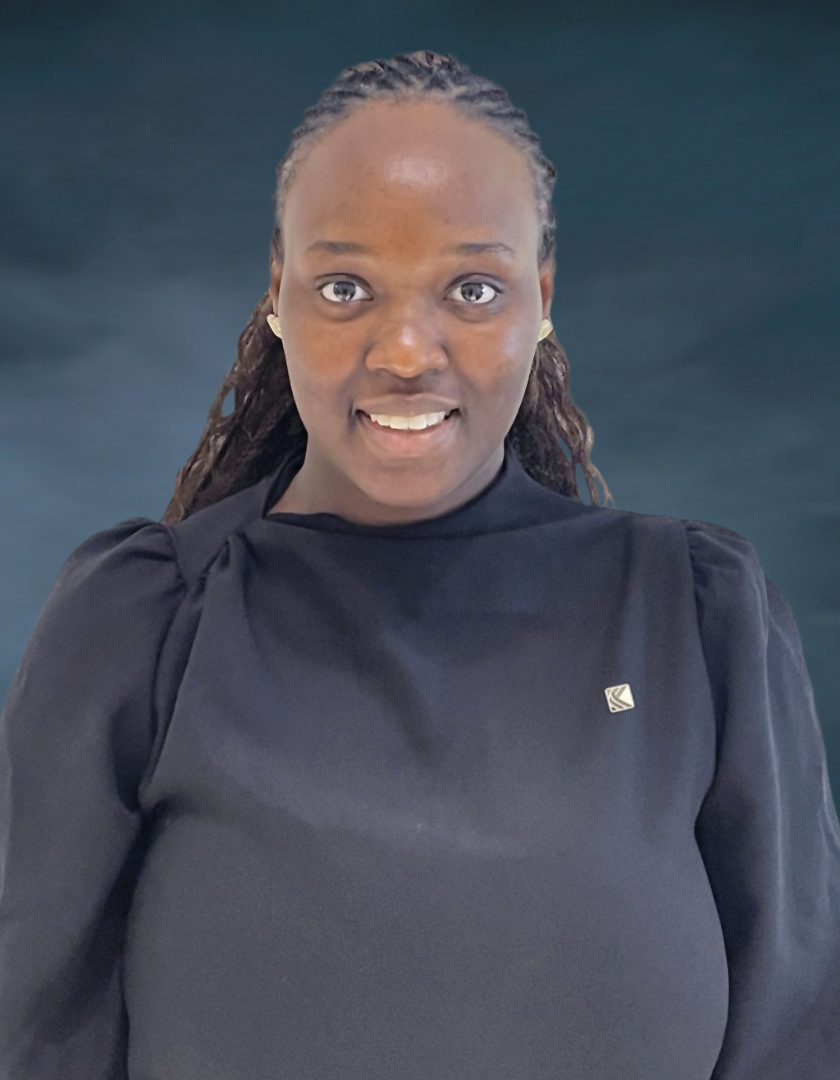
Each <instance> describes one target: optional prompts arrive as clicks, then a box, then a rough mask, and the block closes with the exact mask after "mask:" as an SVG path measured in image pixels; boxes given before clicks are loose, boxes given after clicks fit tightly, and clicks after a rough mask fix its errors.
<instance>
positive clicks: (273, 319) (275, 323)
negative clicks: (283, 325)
mask: <svg viewBox="0 0 840 1080" xmlns="http://www.w3.org/2000/svg"><path fill="white" fill-rule="evenodd" d="M265 321H266V322H267V323H268V325H269V326H270V327H271V329H272V330H273V331H274V333H275V334H276V335H277V336H278V337H282V336H283V335H282V334H281V333H280V320H279V319H278V318H277V316H276V315H275V314H274V312H273V311H272V312H271V314H269V315H266V317H265Z"/></svg>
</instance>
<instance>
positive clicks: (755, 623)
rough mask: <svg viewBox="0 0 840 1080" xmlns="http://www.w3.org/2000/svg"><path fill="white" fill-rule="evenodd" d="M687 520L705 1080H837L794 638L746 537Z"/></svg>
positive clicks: (824, 863)
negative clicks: (711, 1065)
mask: <svg viewBox="0 0 840 1080" xmlns="http://www.w3.org/2000/svg"><path fill="white" fill-rule="evenodd" d="M683 524H684V526H685V529H686V536H687V539H688V545H689V551H690V554H691V558H692V564H693V570H694V581H695V596H696V601H697V613H698V619H699V627H700V633H701V640H702V645H703V651H704V655H705V659H706V664H707V668H708V674H709V681H710V684H711V688H712V695H713V699H714V703H715V713H716V730H717V756H716V769H715V776H714V779H713V782H712V784H711V787H710V789H709V791H708V792H707V794H706V797H705V799H704V802H703V805H702V807H701V810H700V813H699V814H698V817H697V820H696V823H695V837H696V840H697V844H698V847H699V849H700V852H701V854H702V857H703V861H704V864H705V867H706V872H707V875H708V878H709V882H710V885H711V889H712V892H713V895H714V898H715V902H716V905H717V908H718V913H719V917H720V922H721V927H722V930H723V936H724V942H725V947H726V954H727V961H728V967H729V1012H728V1019H727V1026H726V1031H725V1035H724V1040H723V1045H722V1048H721V1052H720V1055H719V1058H718V1061H717V1064H716V1067H715V1070H714V1073H713V1075H712V1080H798V1078H800V1077H802V1078H803V1080H805V1078H807V1080H837V1078H838V1077H840V826H838V821H837V814H836V811H835V808H834V803H833V800H832V795H831V791H830V788H829V781H828V772H827V768H826V758H825V747H824V742H823V737H822V732H821V729H820V724H819V721H818V718H817V714H816V711H815V707H814V698H813V693H812V688H811V682H810V679H809V677H808V673H807V670H806V667H805V662H804V660H803V656H802V648H801V643H800V638H799V633H798V630H797V627H796V624H795V622H794V618H793V614H792V613H791V610H790V607H789V606H788V604H787V601H786V600H785V599H784V597H783V596H782V594H781V593H780V592H779V590H778V588H777V587H776V586H775V585H774V584H773V582H772V581H770V580H769V579H768V578H767V577H766V576H765V574H764V573H763V571H762V569H761V567H760V565H759V563H758V560H757V557H756V553H755V551H754V549H753V547H752V546H751V545H750V544H749V543H748V542H747V541H746V540H745V539H744V538H743V537H741V536H739V535H738V534H737V533H735V532H732V531H731V530H729V529H726V528H723V527H722V526H717V525H710V524H707V523H705V522H696V521H686V522H684V523H683Z"/></svg>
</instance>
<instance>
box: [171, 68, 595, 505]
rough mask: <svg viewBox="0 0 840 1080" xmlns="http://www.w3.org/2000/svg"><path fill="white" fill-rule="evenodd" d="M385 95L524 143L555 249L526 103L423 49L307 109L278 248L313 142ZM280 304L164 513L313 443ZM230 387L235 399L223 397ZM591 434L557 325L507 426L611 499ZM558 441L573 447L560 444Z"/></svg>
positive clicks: (525, 447) (515, 441) (548, 471)
mask: <svg viewBox="0 0 840 1080" xmlns="http://www.w3.org/2000/svg"><path fill="white" fill-rule="evenodd" d="M383 99H388V100H397V101H407V100H418V99H420V100H427V101H440V102H445V103H447V104H449V105H451V106H453V107H454V108H456V109H457V110H459V111H460V112H461V113H463V114H464V115H466V116H469V117H471V118H474V119H476V120H479V121H481V122H482V123H484V124H486V125H487V126H488V127H489V128H491V129H492V130H493V131H495V132H496V133H498V134H499V135H500V136H502V137H503V138H505V139H507V141H508V142H510V143H511V144H512V145H513V146H515V147H516V148H517V149H518V150H520V151H521V152H522V154H524V156H525V159H526V161H527V162H528V166H529V169H530V172H531V177H532V181H533V189H534V195H535V198H536V203H537V209H538V213H539V218H540V225H541V229H540V247H539V253H538V260H539V263H540V265H542V264H543V263H544V262H545V260H547V259H549V258H550V257H551V256H552V254H553V252H554V229H555V219H556V215H555V210H554V207H553V205H552V201H551V196H552V192H553V190H554V182H555V178H556V175H557V173H556V170H555V168H554V166H553V165H552V164H551V162H550V161H549V160H548V158H546V156H545V155H544V154H543V152H542V150H541V149H540V141H539V137H538V136H537V135H535V134H534V132H533V131H531V129H530V127H529V126H528V119H527V117H526V115H525V113H524V112H522V111H521V110H520V109H516V108H514V106H513V104H512V102H511V100H510V98H509V97H508V95H507V93H506V92H505V91H504V90H503V89H502V88H501V87H499V86H496V84H495V83H492V82H490V80H489V79H484V78H482V77H481V76H480V75H474V74H473V73H472V72H471V71H470V69H469V68H468V67H467V65H466V64H462V63H459V62H458V61H457V60H455V59H454V57H452V56H448V55H447V56H441V55H439V54H438V53H433V52H428V51H422V52H415V53H410V54H408V55H405V54H402V53H401V54H399V55H397V56H395V57H394V58H393V59H392V60H374V61H371V62H369V63H364V64H357V65H356V66H355V67H349V68H346V69H345V70H344V71H343V72H342V73H341V74H340V75H339V77H338V79H337V80H336V81H335V83H334V84H333V85H332V86H331V87H329V89H327V90H325V91H324V92H323V93H322V94H321V96H320V98H319V99H318V102H317V104H315V105H313V106H311V107H310V108H308V109H307V110H306V111H305V113H304V120H303V123H302V124H301V125H300V126H299V127H297V128H295V130H294V131H293V132H292V141H291V145H290V147H289V150H288V152H287V153H286V156H285V157H284V158H283V160H282V161H281V162H280V164H279V165H278V166H277V190H276V192H275V195H274V211H275V225H274V232H273V236H272V250H273V252H274V254H275V257H276V258H277V260H278V261H280V262H282V261H283V246H282V244H283V241H282V216H283V206H284V200H285V197H286V194H287V192H288V190H289V187H290V185H291V183H292V181H293V179H294V176H295V170H296V168H297V166H298V165H299V164H300V162H301V159H302V158H303V156H304V154H305V152H306V151H307V150H308V149H311V147H312V146H313V145H314V143H315V142H316V141H317V140H318V139H320V138H322V137H323V135H324V134H325V133H326V132H328V131H329V130H330V129H331V128H333V127H334V126H335V125H336V124H338V123H340V122H341V120H342V119H346V118H347V117H348V116H349V115H350V113H351V112H353V111H354V110H355V109H357V108H358V107H359V106H361V105H364V104H365V102H367V101H381V100H383ZM271 311H272V306H271V298H270V296H269V294H268V293H267V292H266V294H265V295H264V296H263V297H262V299H261V300H260V301H259V303H258V304H257V306H256V307H255V308H254V310H253V313H252V315H251V321H250V322H249V323H248V325H247V326H246V327H245V329H244V330H243V331H242V333H241V334H240V336H239V342H238V347H237V357H236V360H235V362H234V364H233V367H232V368H231V369H230V371H229V372H228V373H227V375H226V376H225V377H224V379H223V381H222V385H221V387H220V388H219V392H218V393H217V394H216V398H215V400H214V401H213V404H212V405H211V407H210V413H209V415H208V417H207V423H206V425H205V428H204V431H203V433H202V435H201V439H200V440H199V443H198V446H197V447H196V449H195V451H194V453H193V454H192V455H191V456H190V458H189V459H188V461H187V462H186V464H185V465H184V466H183V467H182V468H181V469H180V470H179V472H178V476H177V479H176V482H175V491H174V494H173V496H172V499H171V501H170V503H169V506H168V507H167V508H166V512H165V513H164V515H163V517H162V518H161V521H162V522H165V523H170V522H177V521H182V520H183V519H184V518H186V517H188V516H189V515H190V514H191V513H194V512H195V511H196V510H200V509H201V508H202V507H204V506H209V505H210V504H211V503H215V502H218V500H219V499H223V498H225V496H227V495H232V494H234V493H235V492H237V491H240V490H241V489H242V488H245V487H248V486H250V485H251V484H255V483H257V481H259V480H261V479H262V478H263V477H264V476H266V475H267V474H268V473H270V472H273V471H274V470H276V469H278V468H280V466H281V465H283V464H284V463H285V462H286V461H288V460H290V459H291V457H292V456H294V455H296V454H297V453H299V452H301V451H302V450H304V449H305V447H306V440H307V433H306V429H305V428H304V426H303V422H302V421H301V418H300V414H299V413H298V410H297V407H296V405H295V402H294V398H293V396H292V388H291V384H290V382H289V374H288V370H287V367H286V356H285V353H284V351H283V342H282V340H280V339H279V338H277V337H276V336H275V335H274V333H273V332H272V330H271V329H270V327H269V326H268V324H267V322H266V316H267V315H269V314H270V313H271ZM231 391H233V395H234V398H233V410H232V411H231V412H230V413H229V414H228V415H227V416H225V415H223V413H222V405H223V403H224V401H225V399H226V398H227V396H228V394H229V393H230V392H231ZM593 439H594V436H593V433H592V429H591V427H590V426H589V425H588V424H587V422H586V417H585V416H584V415H583V413H582V412H580V410H579V409H578V408H577V407H576V405H575V404H574V402H573V401H572V398H571V395H570V394H569V362H568V360H567V359H566V354H565V353H564V352H563V349H562V348H561V347H560V345H558V344H557V342H556V340H553V335H549V337H547V338H544V339H543V340H542V341H540V342H539V344H538V345H537V350H536V353H535V356H534V362H533V365H532V367H531V372H530V375H529V377H528V383H527V386H526V389H525V394H524V397H523V400H522V404H521V406H520V408H519V412H518V413H517V415H516V418H515V420H514V422H513V425H512V426H511V429H510V431H509V432H508V434H507V441H508V442H509V443H510V445H511V446H512V448H513V450H514V452H515V453H516V456H517V458H518V459H519V461H520V462H521V464H522V466H523V468H524V469H525V470H526V472H528V473H529V475H530V476H532V477H533V479H534V480H537V481H538V482H539V483H540V484H543V485H544V486H545V487H547V488H550V489H551V490H552V491H557V492H559V493H561V494H563V495H568V496H571V497H572V498H574V499H577V500H578V501H580V495H579V493H578V485H577V479H576V476H575V466H576V465H580V467H581V470H582V472H583V475H584V477H585V478H586V484H587V487H588V488H589V494H590V497H591V500H592V502H593V503H594V504H595V505H597V504H598V492H597V489H596V487H595V478H596V477H597V478H598V480H600V482H601V484H602V485H603V488H604V494H605V497H606V499H611V498H612V495H611V494H610V491H609V489H608V488H607V485H606V483H605V482H604V479H603V477H602V476H601V474H600V472H599V471H598V470H597V469H596V468H595V466H594V465H593V464H592V463H591V461H590V460H589V451H590V449H591V448H592V443H593ZM561 442H563V443H565V444H566V446H567V447H568V450H569V455H570V456H569V457H567V456H566V454H565V453H564V452H563V449H562V448H561V445H560V444H561Z"/></svg>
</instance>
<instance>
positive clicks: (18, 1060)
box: [0, 518, 184, 1080]
mask: <svg viewBox="0 0 840 1080" xmlns="http://www.w3.org/2000/svg"><path fill="white" fill-rule="evenodd" d="M183 592H184V583H183V580H182V578H181V576H180V574H179V571H178V567H177V562H176V559H175V555H174V550H173V548H172V542H171V537H170V534H169V531H168V529H167V527H166V526H163V525H160V524H159V523H157V522H152V521H150V520H149V519H145V518H134V519H131V520H129V521H126V522H122V523H121V524H119V525H117V526H115V527H113V528H111V529H108V530H105V531H103V532H100V533H97V534H96V535H94V536H92V537H90V538H89V539H88V540H86V541H85V542H84V543H82V544H81V546H80V547H78V548H77V549H76V550H75V551H74V552H73V553H72V554H71V555H70V557H69V558H68V559H67V561H66V562H65V563H64V565H63V567H62V568H61V571H60V573H59V575H58V577H57V579H56V581H55V583H54V585H53V587H52V589H51V591H50V593H49V595H48V597H47V601H46V604H45V606H44V608H43V611H42V613H41V615H40V618H39V620H38V622H37V624H36V626H35V629H34V632H33V634H32V636H31V638H30V640H29V642H28V644H27V646H26V649H25V651H24V654H23V659H22V661H21V663H20V666H19V668H18V670H17V673H16V675H15V677H14V680H13V682H12V684H11V688H10V690H9V693H8V696H7V698H6V702H5V706H4V709H3V712H2V715H0V1077H2V1078H3V1080H120V1078H123V1077H125V1075H126V1062H125V1058H126V1038H127V1019H126V1016H125V1008H124V1004H123V998H122V983H121V947H122V936H123V926H124V921H125V915H126V913H127V909H128V905H129V903H130V899H131V891H132V885H133V872H134V869H135V865H134V864H135V860H136V859H137V857H138V837H139V836H140V833H141V814H140V811H139V809H138V798H137V796H138V786H139V784H140V781H141V779H142V776H143V773H144V770H145V768H146V767H147V765H148V762H149V757H150V753H151V750H152V747H153V745H154V739H155V716H154V698H153V684H154V680H155V671H156V664H157V659H158V656H159V653H160V650H161V647H162V643H163V641H164V638H165V636H166V634H167V630H168V628H169V626H170V624H171V622H172V619H173V617H174V613H175V611H176V608H177V606H178V604H179V601H180V599H181V597H182V595H183Z"/></svg>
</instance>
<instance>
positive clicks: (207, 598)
mask: <svg viewBox="0 0 840 1080" xmlns="http://www.w3.org/2000/svg"><path fill="white" fill-rule="evenodd" d="M553 178H554V172H553V169H552V168H551V166H550V165H549V164H548V162H547V161H546V160H545V158H544V157H543V156H542V154H541V152H540V151H539V148H538V144H537V140H536V137H535V136H534V135H532V134H531V133H530V132H529V130H528V127H527V124H526V121H525V118H524V115H523V114H522V113H521V112H518V111H516V110H515V109H513V106H512V105H511V104H510V102H509V100H508V98H507V95H506V94H505V93H504V92H503V91H502V90H500V89H498V88H497V87H493V85H492V84H490V83H488V82H486V81H485V80H483V79H479V78H478V77H477V76H474V75H472V74H471V73H470V72H469V71H468V70H467V69H466V68H465V67H464V66H463V65H461V64H459V63H457V62H456V61H455V60H453V59H452V58H451V57H440V56H436V55H435V54H434V53H426V52H424V53H419V54H414V55H412V56H398V57H395V58H394V59H393V60H388V61H381V62H379V61H378V62H376V63H375V64H363V65H360V66H359V67H357V68H351V69H349V70H348V71H347V72H345V73H344V74H343V75H342V76H341V78H340V79H339V81H338V83H337V84H336V86H335V87H334V88H332V89H331V90H329V91H327V92H326V94H325V95H324V97H323V98H322V100H321V102H320V103H319V104H318V105H317V106H316V107H315V108H314V109H312V110H309V112H308V113H307V118H306V121H305V123H304V124H303V126H302V127H301V128H299V129H298V131H297V132H296V133H295V137H294V139H293V142H292V148H291V150H290V151H289V154H288V155H287V156H286V158H285V159H284V161H283V163H282V164H281V166H280V170H279V184H278V191H277V199H276V207H277V226H276V229H275V232H274V237H273V241H272V250H271V258H270V278H269V289H268V291H267V293H266V295H265V296H264V297H263V299H262V301H261V302H260V303H259V304H258V305H257V307H256V309H255V311H254V315H253V318H252V320H251V323H250V324H249V326H248V327H247V328H246V330H245V331H244V333H243V335H242V337H241V339H240V343H239V355H238V359H237V362H236V364H235V365H234V368H233V370H232V372H231V374H230V375H229V376H228V378H227V379H226V380H225V382H224V384H223V386H222V389H221V390H220V392H219V396H218V398H217V399H216V401H215V403H214V405H213V409H212V410H211V414H210V418H209V421H208V426H207V430H206V431H205V432H204V435H203V436H202V440H201V443H200V445H199V447H198V450H197V451H196V453H195V454H194V455H193V457H192V458H191V459H190V461H189V462H188V463H187V465H186V466H185V467H184V469H182V470H181V473H180V474H179V478H178V483H177V487H176V491H175V496H174V498H173V500H172V503H171V504H170V506H169V508H168V510H167V513H166V515H165V518H164V520H163V521H152V520H150V519H148V518H131V519H129V520H128V521H124V522H121V523H119V524H117V525H115V526H114V527H113V528H111V529H106V530H104V531H103V532H100V533H97V534H96V535H95V536H93V537H91V538H89V539H88V540H86V541H85V542H84V543H83V544H82V545H81V546H80V547H79V548H78V549H77V550H76V551H75V552H73V553H72V554H71V555H70V557H69V558H68V560H67V562H66V563H65V565H64V567H63V568H62V570H61V573H60V574H59V577H58V579H57V581H56V583H55V585H54V586H53V590H52V592H51V593H50V596H49V598H48V600H47V604H46V606H45V608H44V611H43V613H42V615H41V618H40V620H39V622H38V625H37V627H36V629H35V633H34V634H33V636H32V638H31V640H30V642H29V645H28V646H27V650H26V653H25V654H24V657H23V660H22V663H21V665H20V669H19V671H18V673H17V675H16V676H15V680H14V682H13V684H12V688H11V690H10V692H9V695H8V698H7V701H6V707H5V709H4V711H3V715H2V719H1V720H0V1077H2V1078H3V1080H106V1078H107V1080H211V1078H212V1080H278V1078H280V1077H282V1078H284V1080H285V1078H288V1080H349V1078H352V1080H560V1078H563V1080H573V1078H574V1080H578V1078H580V1080H583V1078H585V1080H654V1078H655V1080H793V1078H797V1080H798V1078H799V1077H802V1078H803V1080H805V1078H807V1080H837V1077H838V1076H840V825H839V824H838V821H837V816H836V813H835V811H834V804H833V801H832V797H831V792H830V789H829V783H828V775H827V768H826V760H825V748H824V743H823V739H822V734H821V730H820V726H819V721H818V719H817V716H816V713H815V711H814V700H813V694H812V691H811V685H810V681H809V678H808V673H807V671H806V669H805V664H804V661H803V658H802V650H801V645H800V641H799V636H798V632H797V628H796V625H795V623H794V620H793V616H792V614H791V611H790V608H789V607H788V605H787V603H786V601H785V599H784V597H783V596H782V595H781V593H780V592H779V590H778V589H777V588H776V586H775V585H774V584H773V583H772V582H771V581H770V580H769V579H768V578H766V576H765V575H764V573H763V571H762V569H761V567H760V565H759V563H758V560H757V558H756V554H755V551H754V550H753V548H752V546H751V545H750V544H749V543H748V541H746V540H745V539H744V538H743V537H742V536H739V535H738V534H737V533H734V532H732V531H731V530H729V529H726V528H723V527H721V526H718V525H712V524H709V523H708V522H700V521H693V520H676V519H674V518H670V517H665V516H662V517H657V516H650V515H644V514H636V513H633V512H631V511H619V510H616V509H614V508H609V507H606V506H599V505H597V500H595V499H594V498H593V501H592V502H591V503H590V504H589V505H584V503H583V502H582V500H581V499H580V498H579V496H578V493H577V490H576V486H575V480H574V466H575V464H579V465H580V466H581V468H582V469H583V472H584V475H585V476H586V478H587V483H588V484H589V485H590V493H591V494H593V495H594V481H593V477H597V476H598V475H599V474H598V473H597V470H595V469H594V467H593V466H592V465H591V463H590V462H589V459H588V451H589V448H590V446H591V442H592V434H591V431H590V429H589V428H588V427H587V425H586V422H585V420H584V418H583V416H582V414H581V413H580V412H579V411H578V410H577V409H576V408H575V406H574V405H573V404H572V402H571V399H570V397H569V394H568V365H567V363H566V359H565V357H564V355H563V353H562V350H561V349H560V348H559V346H558V345H557V343H556V341H555V340H554V338H553V336H552V334H551V332H550V331H551V324H550V321H549V319H548V313H549V308H550V304H551V295H552V284H553V277H552V274H553V260H552V251H553V227H554V217H553V212H552V211H551V208H550V195H551V186H552V183H553ZM231 388H233V389H234V391H235V395H236V408H235V411H234V413H233V414H232V415H231V416H230V417H228V418H224V417H222V415H221V411H220V409H221V403H222V401H223V399H224V397H225V395H226V394H227V392H228V391H229V390H230V389H231ZM561 442H563V443H565V445H566V447H567V449H568V450H569V454H570V456H569V457H568V458H567V457H566V455H565V453H564V452H563V450H562V448H561Z"/></svg>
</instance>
